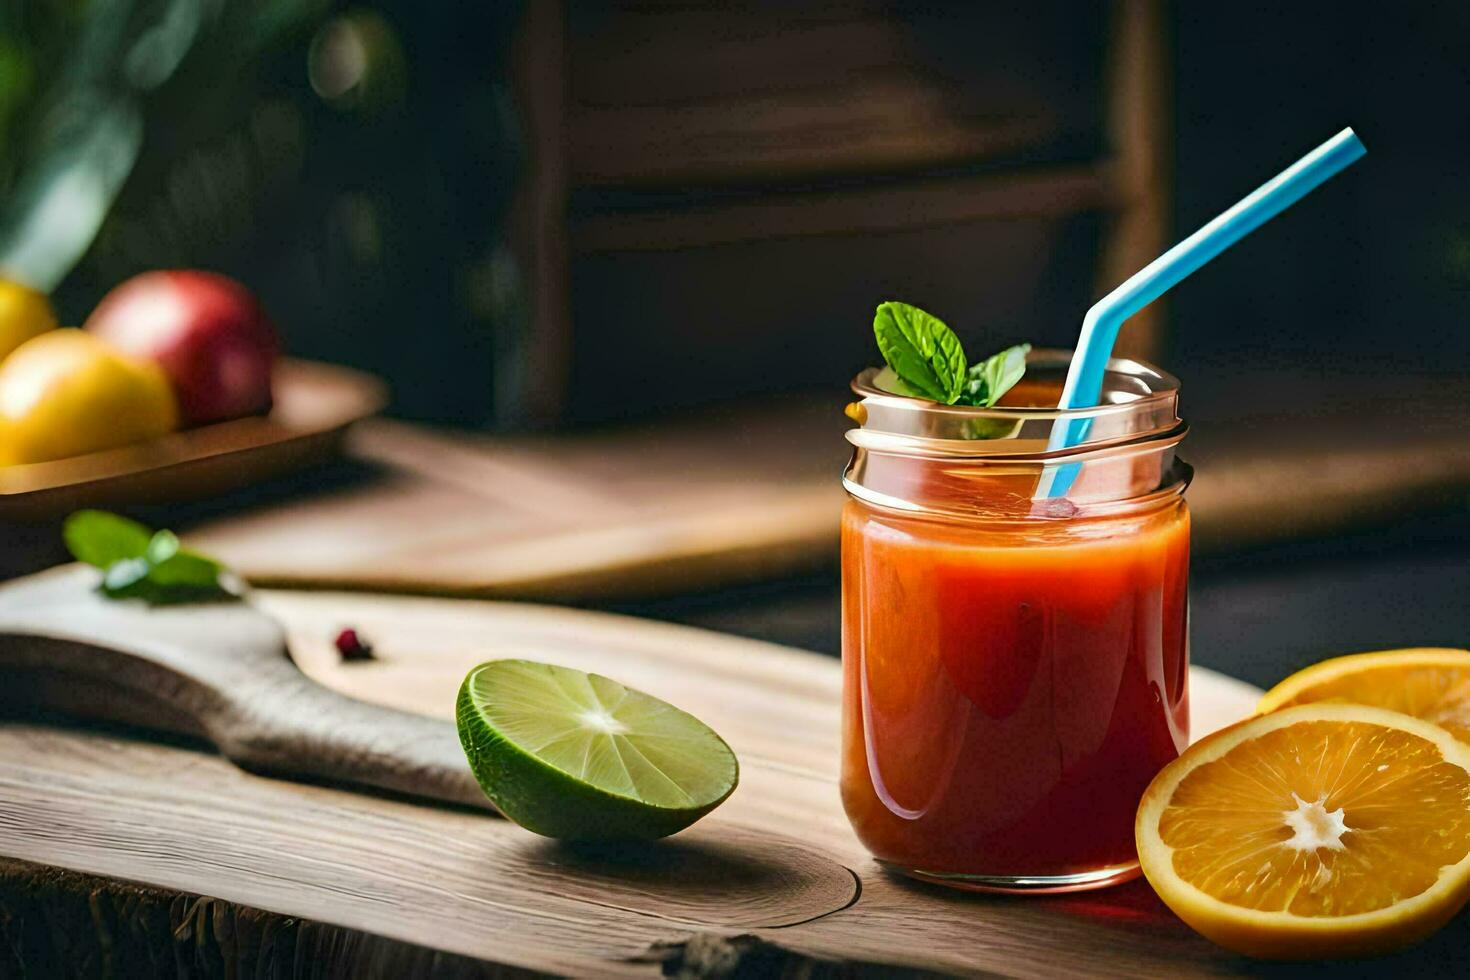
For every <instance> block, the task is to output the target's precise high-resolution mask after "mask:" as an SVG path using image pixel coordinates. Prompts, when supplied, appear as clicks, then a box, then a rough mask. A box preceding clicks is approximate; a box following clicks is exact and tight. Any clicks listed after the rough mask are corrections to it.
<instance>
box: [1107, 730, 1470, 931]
mask: <svg viewBox="0 0 1470 980" xmlns="http://www.w3.org/2000/svg"><path fill="white" fill-rule="evenodd" d="M1134 831H1135V837H1136V841H1137V844H1138V859H1139V863H1140V864H1141V865H1142V866H1143V873H1144V875H1146V876H1147V878H1148V880H1149V883H1150V884H1152V885H1153V887H1154V890H1155V891H1157V892H1158V893H1159V897H1160V898H1162V899H1163V900H1164V903H1165V904H1166V905H1168V906H1169V907H1170V908H1171V909H1173V910H1174V912H1175V913H1176V914H1178V916H1179V917H1180V918H1181V919H1183V920H1184V921H1185V922H1187V923H1189V925H1191V926H1193V927H1194V928H1195V929H1196V930H1198V931H1199V932H1200V933H1202V934H1204V935H1205V936H1206V937H1207V938H1209V939H1212V940H1214V941H1215V942H1217V943H1219V944H1220V945H1221V946H1224V947H1226V948H1227V949H1232V950H1235V951H1237V952H1240V953H1245V954H1247V955H1249V956H1259V957H1265V958H1270V959H1312V958H1326V957H1334V958H1335V957H1343V956H1364V955H1373V954H1378V953H1385V952H1389V951H1391V950H1395V949H1398V948H1400V947H1403V946H1406V945H1408V944H1410V943H1413V942H1416V941H1417V940H1419V939H1422V938H1424V937H1425V936H1427V935H1429V934H1430V933H1431V932H1433V931H1434V930H1436V929H1438V928H1439V927H1440V926H1442V925H1444V924H1445V923H1446V922H1448V921H1449V920H1450V918H1451V917H1453V916H1454V914H1455V913H1456V912H1458V911H1459V910H1460V908H1461V907H1462V906H1463V905H1464V904H1465V900H1466V898H1467V897H1470V745H1465V744H1464V743H1462V742H1459V741H1457V740H1456V739H1455V738H1454V736H1452V735H1450V733H1449V732H1447V731H1445V730H1444V729H1442V728H1439V727H1437V726H1435V725H1431V724H1429V723H1428V722H1425V721H1421V720H1419V719H1418V718H1413V717H1410V716H1409V715H1404V714H1400V713H1398V712H1396V711H1386V710H1384V709H1383V708H1375V707H1370V706H1367V705H1359V704H1344V703H1336V702H1323V703H1320V704H1306V705H1300V706H1298V707H1295V708H1285V709H1283V710H1281V711H1277V712H1274V713H1272V714H1268V715H1258V716H1257V717H1255V718H1252V719H1250V720H1248V721H1244V722H1241V723H1240V724H1238V725H1235V726H1233V727H1231V728H1227V729H1225V730H1224V731H1221V732H1217V733H1215V734H1214V735H1211V736H1209V737H1208V738H1205V739H1203V740H1201V741H1200V742H1198V743H1196V744H1195V745H1193V746H1191V747H1190V748H1189V749H1187V750H1186V751H1185V752H1184V754H1183V755H1181V756H1180V757H1179V758H1178V759H1176V760H1175V761H1174V762H1172V763H1170V764H1169V765H1168V766H1165V767H1164V769H1163V771H1162V772H1160V773H1159V775H1158V776H1157V777H1156V778H1155V779H1154V781H1153V782H1152V783H1151V784H1150V785H1149V787H1148V790H1147V791H1146V792H1145V793H1144V796H1143V802H1142V803H1141V804H1140V805H1139V808H1138V820H1137V823H1136V824H1135V827H1134Z"/></svg>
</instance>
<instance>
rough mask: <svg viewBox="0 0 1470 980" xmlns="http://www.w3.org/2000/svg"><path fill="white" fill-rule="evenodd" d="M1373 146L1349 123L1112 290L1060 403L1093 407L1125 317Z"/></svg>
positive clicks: (1054, 482)
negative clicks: (1359, 137)
mask: <svg viewBox="0 0 1470 980" xmlns="http://www.w3.org/2000/svg"><path fill="white" fill-rule="evenodd" d="M1367 152H1368V150H1367V149H1366V148H1365V147H1364V146H1363V143H1362V141H1361V140H1359V139H1358V136H1357V134H1356V133H1354V132H1353V131H1352V129H1351V128H1348V129H1344V130H1343V131H1342V132H1340V133H1338V134H1337V135H1336V136H1334V137H1332V139H1330V140H1328V141H1327V142H1326V143H1323V144H1322V145H1321V146H1319V147H1317V148H1316V149H1315V150H1313V151H1312V152H1311V153H1308V154H1307V155H1306V156H1304V157H1302V158H1301V159H1300V160H1298V161H1297V162H1296V163H1293V164H1292V165H1291V166H1289V167H1287V168H1286V169H1285V170H1283V171H1281V173H1279V174H1277V175H1276V176H1275V177H1272V178H1271V179H1270V180H1268V181H1266V183H1264V184H1262V185H1261V186H1260V187H1258V188H1256V189H1255V190H1254V191H1253V192H1251V194H1249V195H1248V196H1246V197H1244V198H1242V199H1241V200H1240V201H1239V202H1238V203H1237V204H1236V205H1235V206H1234V207H1232V208H1231V209H1230V210H1228V211H1226V212H1224V213H1223V214H1221V215H1220V216H1219V217H1217V218H1215V220H1213V221H1211V222H1210V223H1209V224H1207V225H1205V226H1204V227H1203V228H1201V229H1200V230H1199V231H1197V232H1195V233H1194V234H1193V235H1190V236H1189V237H1188V238H1186V239H1184V241H1182V242H1180V243H1179V244H1178V245H1175V246H1174V247H1173V248H1171V249H1169V251H1167V252H1165V253H1164V254H1163V255H1160V256H1159V257H1158V258H1156V259H1154V260H1153V261H1152V262H1150V263H1149V264H1148V265H1146V266H1144V267H1143V268H1142V269H1140V270H1139V271H1138V272H1136V273H1134V274H1133V276H1132V277H1131V278H1129V279H1128V281H1127V282H1125V283H1123V285H1121V286H1119V287H1118V288H1117V289H1114V290H1113V291H1112V292H1111V293H1108V294H1107V295H1106V296H1104V297H1103V298H1102V299H1100V300H1099V301H1098V302H1097V303H1095V304H1094V305H1093V307H1092V309H1090V310H1088V311H1087V316H1085V317H1083V319H1082V334H1081V336H1080V337H1078V338H1077V352H1076V353H1075V354H1074V355H1073V356H1072V367H1071V369H1070V370H1069V371H1068V372H1067V382H1066V385H1065V386H1064V387H1063V388H1062V397H1061V400H1060V401H1059V402H1058V403H1057V407H1058V408H1090V407H1092V406H1093V405H1096V404H1097V402H1098V399H1099V398H1100V397H1101V396H1102V383H1103V372H1104V370H1105V369H1106V368H1107V366H1108V359H1109V358H1110V357H1112V354H1113V343H1114V341H1116V340H1117V339H1118V330H1119V329H1120V328H1121V327H1122V326H1123V321H1124V320H1127V319H1128V318H1129V317H1130V316H1132V315H1133V314H1135V313H1137V312H1138V311H1139V310H1141V309H1143V308H1144V307H1145V306H1147V305H1148V304H1150V303H1152V302H1153V301H1154V300H1156V299H1158V298H1159V297H1160V296H1162V295H1163V294H1164V293H1165V292H1167V291H1168V290H1169V289H1171V288H1173V287H1174V286H1175V284H1177V283H1178V282H1179V281H1180V280H1182V279H1183V278H1184V277H1185V276H1187V275H1189V274H1190V273H1191V272H1193V271H1195V270H1196V269H1198V268H1199V267H1200V266H1202V265H1204V264H1205V263H1206V262H1208V261H1210V260H1211V259H1213V258H1214V257H1215V256H1217V255H1219V254H1220V253H1221V252H1223V251H1225V250H1226V249H1227V248H1229V247H1230V246H1231V245H1234V244H1235V243H1236V242H1238V241H1240V240H1241V239H1242V238H1244V237H1245V236H1246V235H1249V234H1250V233H1251V232H1253V231H1255V230H1256V229H1257V228H1259V227H1261V225H1263V224H1265V223H1266V222H1267V221H1270V220H1271V219H1272V218H1274V217H1276V216H1277V215H1278V214H1280V213H1281V212H1282V211H1285V210H1286V209H1287V208H1289V207H1291V206H1292V205H1293V204H1295V203H1296V202H1297V201H1299V200H1301V199H1302V198H1303V197H1305V196H1306V194H1307V192H1308V191H1310V190H1312V189H1313V188H1314V187H1316V186H1317V185H1318V184H1321V183H1322V182H1324V181H1325V180H1327V178H1329V177H1331V176H1333V175H1334V174H1336V173H1337V172H1338V171H1340V170H1342V169H1343V168H1345V167H1347V166H1348V164H1350V163H1353V162H1354V161H1356V160H1357V159H1358V158H1359V157H1361V156H1362V155H1363V154H1365V153H1367ZM1091 421H1092V420H1091V419H1070V420H1068V421H1066V422H1062V423H1060V424H1058V425H1056V426H1055V427H1053V429H1052V433H1051V441H1050V443H1048V444H1047V449H1048V450H1057V449H1066V448H1068V447H1070V446H1075V445H1077V444H1078V443H1080V442H1081V441H1082V440H1083V439H1084V438H1086V436H1087V430H1088V428H1089V427H1090V424H1091ZM1078 467H1079V464H1077V463H1067V464H1064V465H1061V466H1048V467H1046V468H1045V470H1043V471H1042V474H1041V481H1040V483H1039V484H1038V486H1037V488H1036V495H1035V496H1036V497H1037V498H1042V497H1060V496H1063V495H1065V494H1066V493H1067V491H1068V490H1070V489H1071V488H1072V482H1073V481H1074V480H1076V479H1077V470H1078Z"/></svg>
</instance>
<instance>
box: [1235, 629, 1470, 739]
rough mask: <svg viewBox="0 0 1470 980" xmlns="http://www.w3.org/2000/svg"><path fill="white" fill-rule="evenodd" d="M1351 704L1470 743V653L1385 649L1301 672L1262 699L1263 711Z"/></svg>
mask: <svg viewBox="0 0 1470 980" xmlns="http://www.w3.org/2000/svg"><path fill="white" fill-rule="evenodd" d="M1316 701H1349V702H1351V703H1353V704H1371V705H1376V706H1377V707H1380V708H1388V709H1389V710H1391V711H1402V712H1403V713H1404V714H1406V715H1413V716H1414V717H1415V718H1423V719H1424V720H1425V721H1427V722H1431V723H1433V724H1436V725H1438V726H1440V727H1441V728H1444V729H1447V730H1448V731H1449V733H1450V734H1451V735H1454V736H1455V737H1456V738H1458V739H1459V740H1460V741H1462V742H1466V743H1470V650H1440V649H1420V650H1384V651H1382V652H1381V653H1357V654H1353V655H1351V656H1347V657H1334V658H1333V659H1331V660H1324V661H1322V662H1321V663H1318V664H1313V665H1312V666H1310V667H1308V668H1306V669H1305V670H1299V671H1297V672H1296V673H1295V674H1292V675H1291V676H1290V677H1288V678H1287V679H1286V680H1284V681H1282V682H1281V683H1280V684H1277V685H1276V686H1275V687H1273V688H1271V690H1269V691H1267V692H1266V695H1265V697H1263V698H1261V705H1260V709H1259V710H1260V711H1261V713H1262V714H1264V713H1266V712H1268V711H1276V710H1278V709H1280V708H1289V707H1291V706H1292V705H1294V704H1311V703H1313V702H1316Z"/></svg>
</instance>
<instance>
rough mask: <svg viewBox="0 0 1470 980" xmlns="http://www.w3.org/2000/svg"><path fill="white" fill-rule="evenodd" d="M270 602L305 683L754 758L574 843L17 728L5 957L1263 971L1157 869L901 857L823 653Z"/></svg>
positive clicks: (661, 631)
mask: <svg viewBox="0 0 1470 980" xmlns="http://www.w3.org/2000/svg"><path fill="white" fill-rule="evenodd" d="M262 598H263V603H264V605H265V607H266V608H267V609H268V610H269V611H270V612H272V613H273V614H274V615H276V616H278V617H279V618H280V619H281V620H282V621H283V622H284V623H285V625H286V627H287V629H288V633H289V635H290V638H291V646H292V650H293V655H294V656H295V658H296V659H297V661H298V663H299V664H300V665H301V666H302V668H303V669H304V670H305V671H306V672H307V673H308V674H309V675H310V676H312V677H314V678H315V679H317V680H318V681H321V682H322V683H324V684H327V685H329V686H331V687H333V688H336V689H338V690H340V691H342V692H345V693H348V694H350V695H354V696H357V697H361V698H363V699H365V700H370V701H374V702H378V703H381V704H385V705H389V706H393V707H398V708H403V709H409V710H414V711H418V712H422V713H425V714H433V715H437V716H440V717H445V718H447V717H448V716H449V715H450V713H451V710H452V703H453V696H454V692H455V689H456V687H457V685H458V682H459V680H460V679H461V678H462V676H463V674H464V673H465V671H466V670H467V669H468V668H469V667H470V666H471V665H473V664H474V663H476V662H478V661H480V660H482V659H488V658H493V657H497V656H524V657H531V658H539V659H547V660H554V661H556V662H560V663H567V664H570V665H574V666H578V667H583V668H588V669H595V670H599V671H602V672H605V673H608V674H610V675H612V676H615V677H617V678H619V679H621V680H624V681H626V682H628V683H630V684H632V685H634V686H637V687H640V688H643V689H645V690H648V691H650V692H652V693H655V694H657V695H659V696H662V697H665V698H668V699H670V700H671V701H673V702H674V703H676V704H680V705H682V706H684V707H686V708H688V709H690V710H692V711H694V712H696V713H697V714H699V715H700V716H701V717H703V718H705V719H706V720H707V721H709V722H710V723H711V724H712V725H713V726H714V727H715V728H716V729H717V730H719V731H720V732H721V733H722V734H723V735H724V736H725V737H726V738H727V739H728V740H729V742H730V743H731V745H732V746H733V747H734V748H735V750H736V752H737V753H738V754H739V756H740V758H741V761H742V779H741V785H740V788H739V789H738V790H737V792H736V793H735V795H734V796H733V797H731V799H730V800H729V801H728V802H727V803H726V804H725V805H724V806H722V807H721V808H720V809H718V810H717V811H716V812H715V813H714V814H712V815H711V816H710V817H709V818H707V819H706V820H704V821H702V822H700V823H699V824H697V825H696V826H695V827H694V828H692V829H691V830H690V831H688V832H686V833H684V834H681V835H679V836H677V837H675V838H672V839H670V840H668V841H665V842H662V843H658V844H651V845H646V846H641V847H637V848H618V849H601V850H599V849H589V848H576V847H569V846H566V845H559V844H556V843H553V842H550V841H547V840H544V839H541V838H538V837H535V836H534V835H531V834H529V833H527V832H525V831H522V830H520V829H519V828H516V827H514V826H512V825H510V824H509V823H507V822H505V821H503V820H500V819H498V818H495V817H493V816H488V815H485V814H483V813H478V812H471V811H467V810H458V809H454V808H450V807H436V806H429V805H422V804H420V803H416V802H412V801H408V800H404V799H394V798H388V797H382V796H372V795H364V794H359V793H351V792H346V791H344V790H341V789H336V788H330V787H323V786H310V785H302V784H297V783H292V782H286V781H281V780H276V779H269V778H265V777H261V776H256V775H251V774H249V773H246V772H243V771H240V770H239V769H236V768H235V767H234V766H232V765H230V764H229V763H227V762H225V761H224V760H223V759H221V758H219V757H217V756H215V755H214V754H212V753H210V752H207V751H203V750H201V749H199V748H198V747H195V746H191V745H187V744H161V743H159V742H156V741H146V740H142V739H139V738H137V737H134V736H132V735H130V734H129V733H126V732H120V731H101V730H96V729H91V730H79V729H78V730H73V729H66V728H62V727H58V726H55V725H53V724H41V723H37V722H30V721H15V720H12V721H9V722H6V723H4V724H0V965H3V964H6V963H13V962H20V961H22V960H24V961H25V962H27V963H28V964H30V967H29V971H30V972H29V973H28V974H21V975H30V976H57V975H66V973H67V972H71V971H72V970H74V969H75V962H76V958H77V957H82V959H83V960H84V961H85V963H88V964H90V967H89V968H88V969H81V970H77V971H76V972H80V973H88V972H91V973H96V972H98V970H99V964H100V963H102V962H104V961H103V960H101V959H99V958H98V957H99V956H101V955H102V954H101V953H99V952H98V951H97V949H98V948H97V942H98V936H99V934H100V935H103V936H105V937H106V942H107V943H109V944H111V949H113V950H114V951H115V953H116V955H126V956H127V957H128V958H129V962H131V963H133V964H134V965H136V964H137V963H138V962H145V961H146V962H157V963H169V964H178V963H183V964H185V965H186V966H188V967H189V968H191V969H197V970H199V971H200V972H203V973H205V974H206V975H208V974H211V973H225V974H228V973H229V971H231V970H234V971H236V974H237V975H242V976H243V975H266V976H272V975H280V974H278V973H276V972H272V971H281V973H284V974H285V975H290V973H289V970H286V969H284V968H283V967H282V964H283V963H286V962H290V963H296V964H297V965H298V966H299V965H301V964H303V963H305V964H310V965H311V966H312V968H313V969H315V970H318V971H321V970H326V971H328V972H330V971H336V972H338V973H342V974H352V975H379V976H394V975H415V974H422V973H426V972H429V971H439V972H441V973H443V974H444V975H454V976H459V975H464V976H478V975H515V974H517V973H518V972H521V971H529V972H536V973H554V974H576V975H587V976H594V975H595V976H620V975H627V976H657V975H659V974H660V973H661V972H663V973H664V974H665V975H690V976H693V975H710V976H722V975H768V974H771V973H776V972H781V971H785V972H786V973H787V975H803V976H807V975H824V973H825V972H826V971H831V972H833V973H839V972H840V973H842V975H854V974H858V975H865V974H867V973H869V972H872V973H878V972H885V973H886V971H888V970H889V969H890V968H893V967H903V968H905V969H907V970H915V971H933V972H940V973H966V974H989V975H1006V976H1047V977H1058V976H1127V977H1131V978H1140V977H1182V976H1220V975H1234V974H1243V973H1251V972H1254V971H1256V970H1257V969H1258V965H1257V964H1252V963H1250V962H1248V961H1245V960H1242V959H1240V958H1238V957H1235V956H1232V955H1229V954H1227V953H1224V952H1223V951H1221V950H1219V949H1217V948H1216V947H1214V946H1212V945H1210V944H1209V943H1208V942H1206V941H1204V940H1203V939H1201V938H1199V937H1198V936H1196V935H1194V934H1193V933H1191V932H1190V931H1189V930H1188V929H1187V928H1186V927H1184V926H1183V925H1182V924H1181V923H1179V922H1178V920H1177V919H1175V918H1174V917H1173V915H1172V914H1170V913H1169V912H1168V911H1167V909H1165V908H1164V907H1163V906H1162V905H1161V904H1160V903H1159V902H1158V900H1157V899H1156V898H1155V897H1154V896H1153V894H1152V892H1151V891H1150V890H1149V888H1148V887H1147V885H1146V884H1144V883H1142V882H1134V883H1131V884H1129V885H1125V886H1122V887H1119V888H1114V889H1111V890H1107V891H1102V892H1094V893H1088V894H1082V895H1075V896H1058V897H1051V898H1029V899H1018V898H1002V897H990V896H973V895H963V894H959V893H954V892H949V891H946V890H941V889H937V888H933V887H929V886H922V885H917V884H914V883H910V882H907V881H904V880H900V879H897V878H895V877H892V876H890V875H889V874H887V873H885V872H884V871H882V870H881V869H880V868H878V867H877V866H876V865H875V864H874V863H873V862H872V860H871V859H870V858H869V857H868V856H867V855H866V854H865V852H864V851H863V849H862V848H861V846H860V845H859V844H858V843H857V841H856V840H855V838H854V837H853V835H852V833H851V831H850V830H849V828H848V826H847V824H846V821H845V819H844V817H843V815H842V812H841V806H840V804H839V802H838V799H837V792H836V786H835V775H836V759H837V736H838V725H837V712H838V690H839V667H838V665H837V664H836V663H835V662H834V661H832V660H831V659H829V658H824V657H818V656H814V655H810V654H806V653H803V652H800V651H794V650H790V649H787V648H782V647H776V646H773V645H770V644H764V643H759V642H755V641H751V640H742V639H736V638H732V637H728V636H723V635H720V634H714V633H708V632H704V631H700V630H695V629H691V628H687V627H680V626H673V625H668V624H658V623H650V622H646V621H641V620H631V619H625V618H622V617H614V616H609V615H606V614H601V613H591V612H579V611H568V610H564V609H552V608H547V607H537V606H526V605H515V604H503V603H489V602H467V601H449V600H437V599H416V598H410V597H385V596H365V595H356V596H348V595H338V594H307V593H284V592H271V593H265V594H263V596H262ZM344 624H350V625H352V626H354V627H356V628H357V629H359V630H360V631H362V633H363V634H364V635H365V636H367V637H369V638H371V639H372V640H373V641H374V642H375V644H376V648H377V651H378V654H379V659H377V660H375V661H373V662H370V663H363V664H342V663H340V662H339V660H338V658H337V656H336V654H335V652H334V651H333V650H332V648H331V646H330V637H331V636H332V635H333V633H334V631H335V630H336V629H338V628H339V627H341V626H343V625H344ZM1194 693H1195V702H1196V708H1197V712H1196V713H1197V719H1196V720H1197V728H1198V729H1206V728H1209V727H1211V726H1213V725H1215V724H1219V723H1221V722H1224V721H1228V720H1229V719H1230V718H1232V717H1234V716H1237V715H1239V714H1240V713H1242V712H1245V711H1248V710H1249V708H1250V705H1251V704H1252V703H1253V698H1254V694H1255V692H1254V690H1253V689H1250V688H1247V687H1245V686H1243V685H1239V684H1238V683H1236V682H1231V681H1229V680H1227V679H1224V678H1221V677H1219V675H1209V674H1208V673H1204V674H1198V675H1196V678H1195V688H1194ZM1467 938H1470V935H1467V932H1466V929H1465V927H1464V926H1463V925H1456V926H1453V927H1451V928H1450V929H1449V930H1447V931H1446V933H1445V934H1442V936H1441V937H1440V938H1437V939H1436V940H1434V941H1432V942H1431V943H1430V944H1428V945H1427V946H1424V947H1421V948H1420V950H1419V951H1417V952H1415V953H1413V954H1410V955H1409V956H1406V957H1399V958H1396V959H1394V960H1389V961H1384V962H1381V963H1378V964H1369V965H1368V967H1367V969H1369V971H1370V972H1374V971H1379V972H1384V973H1385V975H1386V974H1387V972H1388V971H1399V972H1403V971H1405V970H1410V971H1412V970H1420V969H1428V968H1430V967H1434V968H1436V969H1441V970H1444V971H1450V970H1452V969H1454V968H1456V967H1458V968H1459V969H1462V970H1463V969H1465V968H1467V967H1470V944H1467V943H1466V942H1465V940H1466V939H1467ZM7 947H8V948H7ZM7 955H9V956H11V957H12V959H11V960H6V959H5V957H6V956H7ZM38 964H39V966H38ZM68 964H71V965H70V966H69V965H68ZM722 964H723V966H722ZM732 965H739V966H740V967H741V969H743V970H745V971H748V972H747V973H746V974H740V973H738V972H737V973H735V974H731V973H730V972H728V970H727V969H726V968H728V967H731V966H732ZM160 969H162V967H160ZM170 969H173V967H170ZM1363 969H1364V966H1363V965H1362V964H1356V965H1353V966H1351V967H1350V968H1349V969H1348V972H1350V973H1352V974H1353V975H1359V974H1361V973H1362V972H1363ZM722 970H726V972H723V973H722V972H721V971H722ZM0 973H3V974H4V975H6V976H10V975H14V974H13V973H10V972H6V970H5V969H0ZM436 975H437V974H436Z"/></svg>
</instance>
